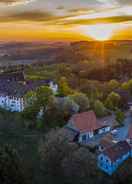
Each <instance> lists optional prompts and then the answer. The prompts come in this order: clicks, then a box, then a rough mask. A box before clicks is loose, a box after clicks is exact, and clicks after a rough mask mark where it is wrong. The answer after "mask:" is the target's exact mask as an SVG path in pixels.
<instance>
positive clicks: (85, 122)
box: [69, 111, 104, 132]
mask: <svg viewBox="0 0 132 184" xmlns="http://www.w3.org/2000/svg"><path fill="white" fill-rule="evenodd" d="M69 122H71V123H72V124H73V127H75V128H76V129H77V130H78V131H79V132H87V131H88V132H92V131H94V130H97V129H99V128H102V127H104V125H101V123H100V122H99V121H98V120H97V119H96V115H95V113H94V112H93V111H88V112H83V113H78V114H74V115H73V116H72V117H71V119H70V121H69Z"/></svg>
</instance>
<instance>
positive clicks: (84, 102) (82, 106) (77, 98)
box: [69, 92, 90, 112]
mask: <svg viewBox="0 0 132 184" xmlns="http://www.w3.org/2000/svg"><path fill="white" fill-rule="evenodd" d="M69 97H70V98H71V99H73V100H74V102H75V103H77V104H78V105H79V110H80V111H82V112H83V111H87V110H88V109H89V107H90V105H89V99H88V97H87V96H86V95H85V94H84V93H77V92H76V93H74V94H73V95H71V96H69Z"/></svg>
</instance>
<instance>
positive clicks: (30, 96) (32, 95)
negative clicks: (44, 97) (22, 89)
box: [24, 91, 36, 107]
mask: <svg viewBox="0 0 132 184" xmlns="http://www.w3.org/2000/svg"><path fill="white" fill-rule="evenodd" d="M24 99H25V101H26V106H27V107H31V106H32V105H34V103H35V101H36V92H35V91H29V92H28V93H27V94H26V95H25V96H24Z"/></svg>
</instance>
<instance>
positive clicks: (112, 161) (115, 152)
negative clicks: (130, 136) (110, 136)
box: [98, 141, 132, 175]
mask: <svg viewBox="0 0 132 184" xmlns="http://www.w3.org/2000/svg"><path fill="white" fill-rule="evenodd" d="M131 152H132V151H131V147H130V145H129V144H128V143H127V142H126V141H121V142H118V143H117V144H115V145H113V146H111V147H108V148H107V149H106V150H104V151H103V152H101V153H100V154H99V156H98V167H99V168H100V169H101V170H102V171H104V172H105V173H107V174H108V175H112V174H113V173H114V172H115V171H116V170H117V169H118V167H119V166H120V165H121V164H122V163H123V162H124V161H125V160H127V159H128V158H129V157H131Z"/></svg>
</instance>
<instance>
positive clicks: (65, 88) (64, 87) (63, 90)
mask: <svg viewBox="0 0 132 184" xmlns="http://www.w3.org/2000/svg"><path fill="white" fill-rule="evenodd" d="M58 93H59V95H60V96H67V95H70V94H72V93H73V90H72V89H71V88H70V87H69V85H68V82H67V80H66V78H65V77H61V79H60V80H59V91H58Z"/></svg>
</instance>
